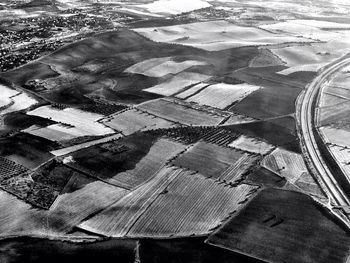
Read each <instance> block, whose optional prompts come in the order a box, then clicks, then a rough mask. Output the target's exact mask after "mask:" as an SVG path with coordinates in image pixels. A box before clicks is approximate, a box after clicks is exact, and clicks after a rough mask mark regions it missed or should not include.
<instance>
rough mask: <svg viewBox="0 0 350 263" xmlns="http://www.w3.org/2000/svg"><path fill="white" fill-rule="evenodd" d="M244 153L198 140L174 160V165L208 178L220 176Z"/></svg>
mask: <svg viewBox="0 0 350 263" xmlns="http://www.w3.org/2000/svg"><path fill="white" fill-rule="evenodd" d="M242 156H244V153H242V152H240V151H236V150H234V149H231V148H225V147H221V146H218V145H215V144H212V143H207V142H202V141H200V142H198V143H196V144H195V145H194V146H193V147H191V148H189V149H188V150H187V151H186V152H184V153H183V154H181V155H180V156H179V157H177V158H176V159H175V160H174V161H172V164H173V165H176V166H178V167H181V168H187V169H190V170H192V171H196V172H199V173H201V174H203V175H204V176H206V177H208V178H219V177H220V175H221V174H222V173H223V172H224V171H226V170H227V169H228V168H229V167H230V166H231V165H233V164H235V163H236V162H238V161H239V160H240V159H241V158H242Z"/></svg>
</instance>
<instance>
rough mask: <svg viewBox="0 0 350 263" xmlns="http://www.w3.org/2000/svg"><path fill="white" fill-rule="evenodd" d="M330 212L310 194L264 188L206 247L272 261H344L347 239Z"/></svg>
mask: <svg viewBox="0 0 350 263" xmlns="http://www.w3.org/2000/svg"><path fill="white" fill-rule="evenodd" d="M326 213H327V212H326V210H325V209H324V208H323V207H320V206H319V205H318V204H317V203H316V202H315V201H314V200H313V199H312V198H311V197H309V196H307V195H304V194H301V193H297V192H292V191H285V190H277V189H266V190H262V191H261V192H260V193H259V194H258V195H257V196H256V197H255V198H254V199H253V200H252V201H251V202H249V204H248V205H247V206H246V207H244V208H243V209H242V210H241V211H240V212H239V213H238V214H237V215H236V216H233V217H232V218H231V219H230V221H229V222H227V223H226V224H225V225H224V226H223V227H221V228H220V229H218V230H217V231H216V232H214V234H212V235H211V236H210V237H209V238H208V240H207V241H206V242H207V243H209V244H212V245H214V246H218V247H221V248H224V249H228V250H231V251H235V252H238V253H243V254H248V255H250V256H252V257H254V258H257V259H260V260H263V261H268V262H286V263H288V262H291V263H292V262H305V263H306V262H324V263H326V262H327V263H328V262H346V259H347V257H348V249H349V245H350V238H349V235H348V234H347V231H346V230H345V229H344V228H343V227H342V225H340V223H339V222H337V221H336V220H335V219H334V218H332V217H331V216H325V214H326ZM291 229H292V230H293V231H291ZM305 233H308V234H307V235H305ZM325 233H327V235H325Z"/></svg>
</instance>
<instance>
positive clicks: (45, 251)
mask: <svg viewBox="0 0 350 263" xmlns="http://www.w3.org/2000/svg"><path fill="white" fill-rule="evenodd" d="M135 248H136V241H132V240H108V241H103V242H97V243H91V244H73V243H67V242H60V241H50V240H45V239H37V238H19V239H10V240H3V241H0V262H2V263H21V262H28V263H30V262H33V263H34V262H35V263H41V262H42V263H44V262H45V263H46V262H57V263H62V262H67V263H68V262H72V263H73V262H86V263H88V262H91V263H93V262H121V263H124V262H125V263H128V262H130V263H133V262H134V260H135V251H134V250H135Z"/></svg>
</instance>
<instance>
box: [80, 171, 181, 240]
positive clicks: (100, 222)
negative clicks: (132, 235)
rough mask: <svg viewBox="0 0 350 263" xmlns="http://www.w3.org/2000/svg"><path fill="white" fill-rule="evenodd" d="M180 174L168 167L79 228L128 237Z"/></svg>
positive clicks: (111, 235) (107, 234)
mask: <svg viewBox="0 0 350 263" xmlns="http://www.w3.org/2000/svg"><path fill="white" fill-rule="evenodd" d="M180 173H181V170H180V169H175V168H168V167H166V168H164V169H162V170H161V171H159V172H158V173H157V175H156V176H155V177H154V178H153V179H152V180H151V181H149V182H147V183H145V184H144V185H142V186H141V187H139V188H137V189H136V190H135V191H132V192H131V193H129V194H128V195H126V196H125V197H124V198H122V199H120V200H119V201H118V202H116V203H115V204H113V205H112V206H110V207H108V208H107V209H105V210H103V211H102V212H101V213H99V214H97V215H96V216H94V217H92V218H90V219H88V220H86V221H84V222H82V223H81V224H80V225H79V227H80V228H82V229H84V230H87V231H90V232H94V233H98V234H102V235H105V236H110V237H124V236H126V235H127V233H128V232H129V230H130V228H131V227H132V226H133V225H134V224H135V222H136V221H137V219H138V218H139V217H140V216H141V215H142V214H143V213H144V212H145V211H146V210H147V208H148V207H149V206H150V205H151V203H153V202H154V201H155V200H156V198H157V196H158V195H159V194H161V193H162V192H163V191H164V190H165V189H166V188H167V187H168V185H169V184H170V183H171V182H172V181H173V180H174V179H175V178H176V177H177V176H178V175H179V174H180Z"/></svg>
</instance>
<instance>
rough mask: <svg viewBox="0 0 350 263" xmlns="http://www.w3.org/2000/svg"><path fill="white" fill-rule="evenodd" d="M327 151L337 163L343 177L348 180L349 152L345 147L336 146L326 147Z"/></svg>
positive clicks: (349, 167)
mask: <svg viewBox="0 0 350 263" xmlns="http://www.w3.org/2000/svg"><path fill="white" fill-rule="evenodd" d="M328 150H329V151H330V153H331V154H332V156H333V158H334V159H335V160H336V162H337V163H338V165H339V167H340V168H341V170H342V172H343V173H344V175H345V176H346V177H347V178H348V180H350V158H349V156H350V150H349V148H347V147H343V146H338V145H334V144H332V145H328Z"/></svg>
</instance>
